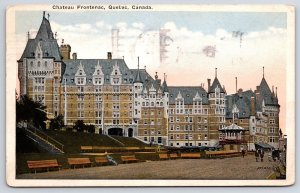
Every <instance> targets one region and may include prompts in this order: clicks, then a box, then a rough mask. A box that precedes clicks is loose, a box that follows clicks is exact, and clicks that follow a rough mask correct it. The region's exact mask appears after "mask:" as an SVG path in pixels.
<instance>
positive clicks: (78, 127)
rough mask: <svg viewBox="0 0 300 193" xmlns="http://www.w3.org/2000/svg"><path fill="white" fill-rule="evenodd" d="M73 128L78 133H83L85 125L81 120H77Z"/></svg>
mask: <svg viewBox="0 0 300 193" xmlns="http://www.w3.org/2000/svg"><path fill="white" fill-rule="evenodd" d="M73 128H74V129H76V130H77V131H78V132H83V131H84V130H85V129H86V125H85V124H84V122H83V120H77V121H76V122H75V125H74V127H73Z"/></svg>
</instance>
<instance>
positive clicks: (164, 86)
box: [162, 74, 169, 92]
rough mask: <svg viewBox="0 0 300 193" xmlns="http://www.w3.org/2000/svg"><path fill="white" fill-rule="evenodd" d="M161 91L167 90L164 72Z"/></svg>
mask: <svg viewBox="0 0 300 193" xmlns="http://www.w3.org/2000/svg"><path fill="white" fill-rule="evenodd" d="M162 91H163V92H169V89H168V85H167V81H166V75H165V74H164V81H163V83H162Z"/></svg>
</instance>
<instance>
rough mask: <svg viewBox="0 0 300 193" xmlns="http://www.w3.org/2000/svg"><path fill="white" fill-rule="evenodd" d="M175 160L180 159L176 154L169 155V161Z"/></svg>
mask: <svg viewBox="0 0 300 193" xmlns="http://www.w3.org/2000/svg"><path fill="white" fill-rule="evenodd" d="M177 158H180V157H179V156H178V155H177V153H171V154H170V159H177Z"/></svg>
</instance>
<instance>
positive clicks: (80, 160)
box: [68, 158, 91, 165]
mask: <svg viewBox="0 0 300 193" xmlns="http://www.w3.org/2000/svg"><path fill="white" fill-rule="evenodd" d="M68 163H69V164H70V165H73V164H89V163H91V161H90V158H68Z"/></svg>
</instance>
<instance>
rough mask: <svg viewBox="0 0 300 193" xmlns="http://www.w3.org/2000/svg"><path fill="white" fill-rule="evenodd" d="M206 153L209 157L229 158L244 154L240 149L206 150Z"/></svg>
mask: <svg viewBox="0 0 300 193" xmlns="http://www.w3.org/2000/svg"><path fill="white" fill-rule="evenodd" d="M205 155H206V156H207V157H208V158H228V157H236V156H241V155H242V154H241V153H240V152H238V151H234V150H227V151H205Z"/></svg>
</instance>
